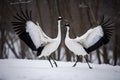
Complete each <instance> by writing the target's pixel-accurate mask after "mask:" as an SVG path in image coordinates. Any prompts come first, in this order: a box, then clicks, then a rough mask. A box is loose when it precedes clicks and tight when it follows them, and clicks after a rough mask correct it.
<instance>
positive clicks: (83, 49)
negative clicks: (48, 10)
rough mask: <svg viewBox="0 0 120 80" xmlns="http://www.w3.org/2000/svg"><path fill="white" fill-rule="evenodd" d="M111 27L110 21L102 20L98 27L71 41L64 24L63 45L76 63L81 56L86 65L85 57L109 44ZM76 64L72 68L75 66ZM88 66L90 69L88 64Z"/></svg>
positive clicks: (68, 26)
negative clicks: (70, 52)
mask: <svg viewBox="0 0 120 80" xmlns="http://www.w3.org/2000/svg"><path fill="white" fill-rule="evenodd" d="M112 26H113V25H112V23H111V22H110V19H108V20H106V21H105V20H104V18H103V20H102V22H101V23H100V25H99V26H97V27H95V28H93V29H89V30H88V31H87V32H86V33H85V34H84V35H82V36H80V37H76V38H74V39H71V38H70V37H69V29H70V25H69V24H66V27H67V31H66V37H65V45H66V46H67V48H68V49H69V50H70V51H72V52H73V53H74V54H75V55H77V61H76V63H77V62H78V61H79V60H78V59H79V56H80V55H83V56H84V57H85V60H86V62H87V63H88V60H87V58H86V55H87V54H88V53H90V52H92V51H94V50H96V49H98V48H99V47H100V46H102V45H104V44H107V43H108V42H109V40H110V37H111V33H112V30H113V29H112ZM76 63H75V64H74V65H73V66H75V65H76ZM88 66H89V68H90V69H91V67H90V65H89V64H88Z"/></svg>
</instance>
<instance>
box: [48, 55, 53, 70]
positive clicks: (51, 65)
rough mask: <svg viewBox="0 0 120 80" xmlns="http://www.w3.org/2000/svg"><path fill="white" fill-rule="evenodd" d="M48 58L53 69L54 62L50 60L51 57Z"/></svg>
mask: <svg viewBox="0 0 120 80" xmlns="http://www.w3.org/2000/svg"><path fill="white" fill-rule="evenodd" d="M47 58H48V61H49V62H50V65H51V67H52V68H53V65H52V62H51V60H50V57H47Z"/></svg>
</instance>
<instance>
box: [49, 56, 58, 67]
mask: <svg viewBox="0 0 120 80" xmlns="http://www.w3.org/2000/svg"><path fill="white" fill-rule="evenodd" d="M50 58H51V59H52V60H53V62H54V64H55V66H56V67H58V65H57V63H56V62H55V60H54V59H53V58H52V56H50Z"/></svg>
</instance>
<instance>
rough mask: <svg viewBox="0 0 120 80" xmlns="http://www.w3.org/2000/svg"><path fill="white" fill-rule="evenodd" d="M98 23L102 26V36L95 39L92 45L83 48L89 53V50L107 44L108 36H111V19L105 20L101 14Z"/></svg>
mask: <svg viewBox="0 0 120 80" xmlns="http://www.w3.org/2000/svg"><path fill="white" fill-rule="evenodd" d="M99 25H101V26H102V29H103V33H104V36H103V37H101V38H100V40H99V41H97V42H96V43H95V44H94V45H92V46H90V47H89V48H85V50H86V52H87V53H90V52H92V51H94V50H96V49H98V48H99V47H101V46H102V45H105V44H107V43H108V42H109V41H110V38H111V36H112V32H113V23H112V22H111V19H107V20H105V18H104V16H103V17H102V20H101V22H100V24H99Z"/></svg>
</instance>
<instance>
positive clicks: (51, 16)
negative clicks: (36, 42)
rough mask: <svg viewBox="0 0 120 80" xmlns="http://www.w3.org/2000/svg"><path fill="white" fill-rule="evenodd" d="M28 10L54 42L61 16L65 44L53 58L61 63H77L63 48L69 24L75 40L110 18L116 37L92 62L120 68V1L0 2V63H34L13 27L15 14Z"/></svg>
mask: <svg viewBox="0 0 120 80" xmlns="http://www.w3.org/2000/svg"><path fill="white" fill-rule="evenodd" d="M26 8H27V9H29V10H32V17H33V20H34V22H36V21H38V22H39V23H40V26H41V28H42V29H43V30H44V32H45V33H46V34H47V35H48V36H50V37H52V38H54V37H56V35H57V18H58V16H62V17H63V20H64V21H62V25H61V26H62V27H61V28H62V43H61V45H60V47H59V48H58V49H57V51H55V52H54V54H52V56H53V57H54V59H56V60H58V61H61V60H62V61H75V60H76V57H75V56H74V55H73V53H72V52H70V51H69V50H68V49H67V48H66V47H65V44H64V38H65V33H66V28H65V26H64V25H65V23H66V22H67V23H70V25H71V31H70V37H71V38H75V37H76V36H81V35H82V34H84V33H85V32H86V31H87V30H88V29H90V28H92V27H94V26H96V25H97V23H98V22H99V20H100V17H101V16H102V15H104V16H105V17H106V18H111V20H112V21H113V23H114V33H113V36H112V38H111V40H110V42H109V44H107V45H105V46H102V47H101V48H100V49H98V50H96V51H94V52H92V53H90V56H89V61H90V62H92V63H98V64H102V63H105V64H111V65H120V33H119V32H120V26H119V25H120V0H0V59H8V58H17V59H35V56H34V52H32V51H31V49H29V48H28V47H27V46H26V44H24V42H23V41H21V40H20V39H19V38H18V36H16V34H15V32H14V31H13V26H12V25H11V22H12V21H14V20H15V19H14V17H13V16H14V15H15V14H16V12H19V11H20V9H23V10H25V9H26ZM43 59H45V58H43ZM82 60H83V59H82V58H81V61H82Z"/></svg>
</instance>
